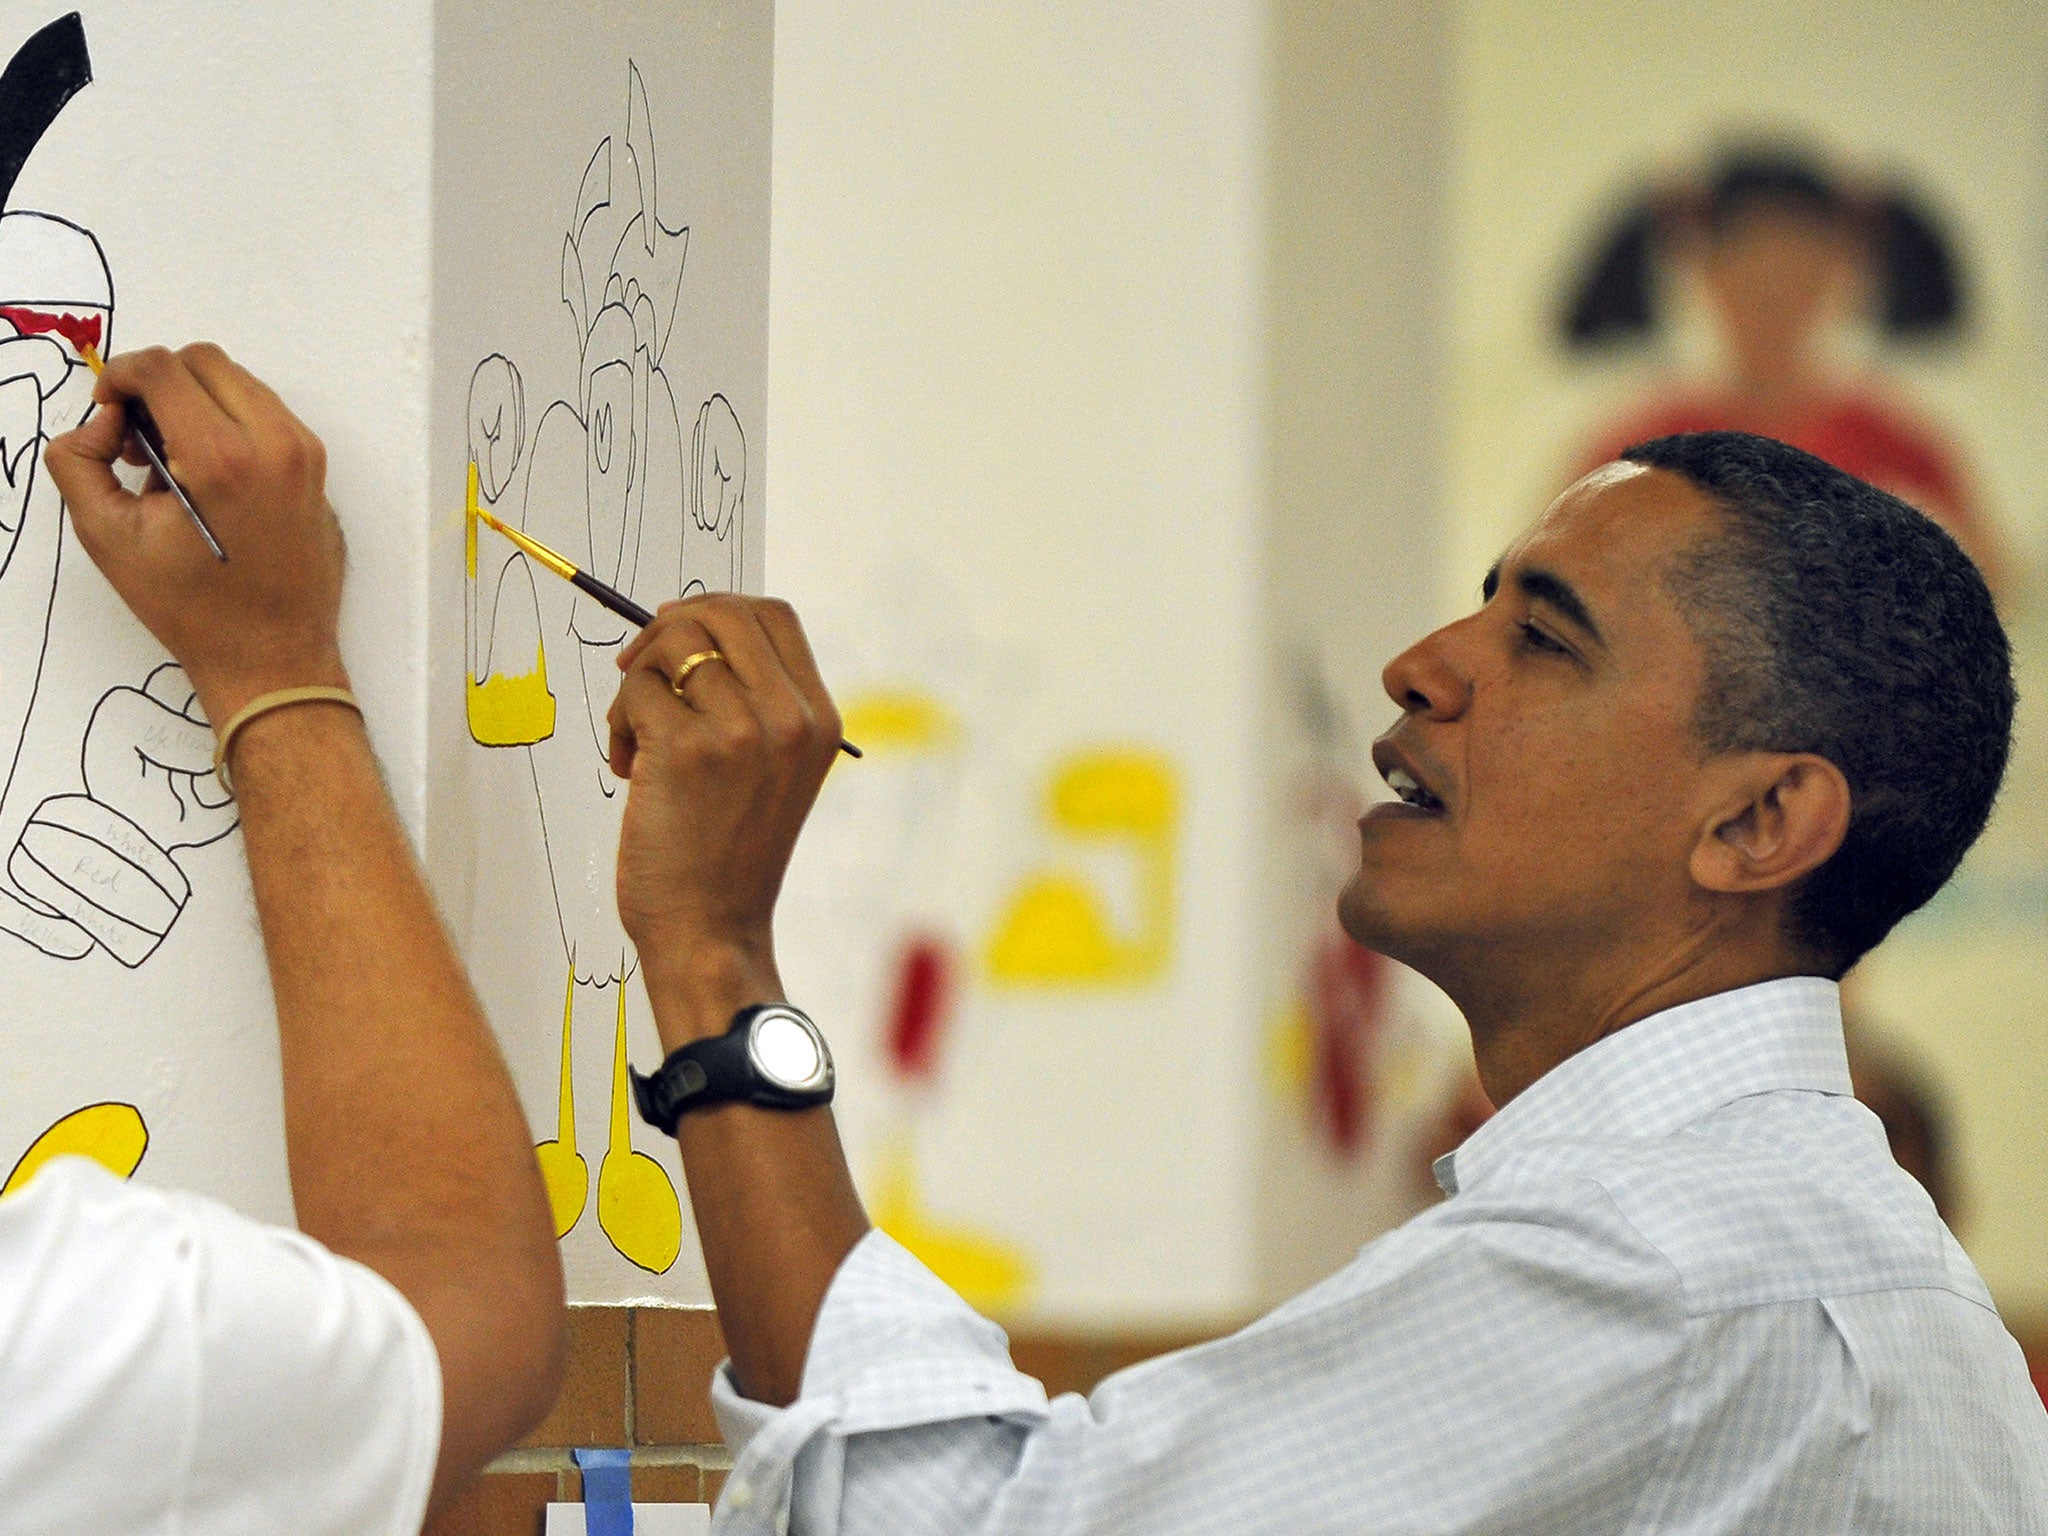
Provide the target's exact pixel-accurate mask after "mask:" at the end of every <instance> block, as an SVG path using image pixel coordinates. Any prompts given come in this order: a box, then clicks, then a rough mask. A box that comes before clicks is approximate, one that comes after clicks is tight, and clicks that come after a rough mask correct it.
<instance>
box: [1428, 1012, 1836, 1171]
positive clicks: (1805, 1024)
mask: <svg viewBox="0 0 2048 1536" xmlns="http://www.w3.org/2000/svg"><path fill="white" fill-rule="evenodd" d="M1782 1088H1791V1089H1805V1090H1808V1091H1811V1092H1816V1093H1838V1094H1846V1093H1848V1092H1849V1091H1850V1090H1849V1058H1848V1054H1847V1051H1846V1049H1845V1047H1844V1045H1843V1042H1842V999H1841V989H1840V988H1839V987H1837V986H1836V985H1835V983H1834V982H1832V981H1828V980H1826V979H1825V978H1823V977H1819V976H1788V977H1784V978H1781V979H1779V980H1776V981H1761V982H1758V983H1756V984H1755V985H1754V986H1748V987H1739V988H1737V989H1736V990H1735V991H1733V992H1721V993H1717V994H1716V995H1715V996H1713V997H1702V998H1699V999H1697V1000H1696V1001H1694V1002H1690V1003H1681V1004H1679V1005H1678V1006H1677V1007H1676V1008H1667V1009H1665V1010H1664V1011H1663V1012H1662V1013H1653V1014H1651V1015H1650V1016H1649V1017H1648V1018H1646V1019H1639V1020H1637V1021H1636V1022H1635V1023H1633V1024H1631V1025H1629V1026H1628V1027H1627V1028H1625V1029H1619V1030H1616V1031H1615V1032H1614V1033H1613V1034H1611V1035H1608V1036H1606V1037H1605V1038H1603V1039H1600V1040H1596V1041H1594V1042H1593V1044H1591V1045H1589V1046H1587V1047H1586V1048H1585V1049H1584V1050H1582V1051H1580V1052H1579V1053H1578V1054H1577V1055H1575V1056H1569V1057H1566V1058H1565V1060H1563V1061H1561V1062H1559V1063H1558V1064H1557V1065H1556V1066H1554V1067H1552V1068H1551V1069H1550V1070H1549V1071H1548V1072H1546V1073H1544V1074H1543V1076H1541V1077H1540V1078H1538V1079H1537V1080H1536V1081H1535V1082H1533V1083H1531V1084H1530V1085H1529V1086H1528V1087H1527V1088H1525V1089H1523V1090H1522V1091H1521V1093H1519V1094H1518V1095H1516V1096H1515V1098H1513V1099H1512V1100H1510V1101H1509V1103H1508V1105H1507V1107H1506V1108H1505V1109H1503V1110H1502V1111H1501V1112H1500V1113H1499V1114H1497V1115H1495V1116H1494V1117H1493V1118H1492V1119H1491V1120H1489V1121H1487V1122H1486V1124H1484V1125H1482V1126H1481V1127H1480V1128H1479V1129H1478V1130H1476V1131H1474V1132H1473V1133H1472V1134H1471V1136H1469V1137H1468V1138H1466V1140H1465V1143H1464V1145H1463V1146H1461V1147H1459V1148H1458V1149H1457V1150H1456V1151H1455V1152H1447V1153H1445V1154H1444V1155H1443V1156H1442V1157H1440V1158H1438V1159H1437V1160H1436V1164H1435V1170H1434V1171H1435V1173H1436V1180H1437V1183H1438V1184H1439V1185H1441V1186H1442V1187H1443V1191H1444V1193H1445V1194H1447V1195H1452V1194H1456V1193H1457V1192H1458V1191H1459V1190H1460V1189H1471V1188H1472V1187H1473V1186H1474V1185H1476V1184H1478V1183H1479V1182H1480V1181H1481V1180H1483V1179H1484V1178H1485V1177H1486V1176H1487V1175H1488V1174H1489V1173H1491V1172H1492V1171H1493V1170H1494V1169H1496V1168H1498V1167H1500V1166H1501V1164H1502V1163H1504V1162H1506V1161H1507V1159H1508V1157H1509V1156H1510V1155H1511V1154H1513V1153H1514V1152H1516V1151H1518V1150H1519V1149H1521V1148H1523V1147H1526V1146H1528V1145H1530V1144H1531V1143H1533V1142H1536V1141H1541V1140H1546V1139H1551V1138H1556V1137H1583V1136H1588V1135H1596V1136H1597V1135H1606V1136H1668V1135H1669V1134H1671V1132H1673V1131H1675V1130H1677V1129H1679V1127H1681V1126H1684V1125H1689V1124H1691V1123H1692V1122H1693V1121H1695V1120H1697V1119H1699V1118H1700V1117H1701V1116H1702V1115H1705V1114H1708V1113H1710V1112H1711V1111H1713V1110H1716V1109H1719V1108H1720V1107H1721V1106H1722V1105H1724V1104H1728V1103H1732V1102H1733V1101H1734V1100H1736V1099H1740V1098H1746V1097H1748V1096H1749V1095H1751V1094H1755V1093H1767V1092H1769V1091H1771V1090H1772V1089H1782Z"/></svg>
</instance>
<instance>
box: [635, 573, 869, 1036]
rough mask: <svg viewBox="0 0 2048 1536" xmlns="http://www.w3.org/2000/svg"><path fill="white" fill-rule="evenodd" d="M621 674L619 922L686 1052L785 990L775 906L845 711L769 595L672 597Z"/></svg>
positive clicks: (660, 1019)
mask: <svg viewBox="0 0 2048 1536" xmlns="http://www.w3.org/2000/svg"><path fill="white" fill-rule="evenodd" d="M708 652H716V653H717V654H716V658H715V659H706V653H708ZM692 658H696V660H695V661H694V664H692ZM686 664H687V674H686V675H685V676H684V679H683V686H682V687H681V688H680V689H678V688H676V687H675V681H676V679H677V676H678V674H679V673H680V672H683V671H684V670H685V667H686ZM619 666H620V668H621V670H622V671H623V672H624V673H625V676H624V678H623V680H622V681H621V683H620V685H619V694H618V698H617V700H616V701H615V702H614V703H613V705H612V709H611V715H610V725H611V767H612V771H613V772H614V773H616V774H617V775H618V776H619V777H620V778H623V779H627V780H629V781H630V788H629V790H628V792H627V796H626V811H625V817H624V820H623V824H622V825H621V828H620V835H619V864H618V899H619V916H620V919H621V921H622V922H623V924H624V926H625V929H626V933H627V935H628V936H629V937H630V938H631V939H632V940H633V943H634V945H635V947H636V948H637V949H638V951H639V954H640V963H641V966H642V967H643V971H644V974H645V977H646V981H647V987H648V992H649V995H650V997H652V998H653V999H654V1001H655V1016H656V1022H657V1025H658V1026H659V1028H660V1030H661V1034H662V1040H663V1044H664V1046H665V1047H666V1048H668V1049H670V1050H673V1049H674V1048H675V1047H676V1046H678V1045H680V1044H682V1043H684V1041H686V1040H688V1039H692V1038H696V1037H698V1036H701V1035H706V1034H715V1033H718V1032H720V1031H722V1030H723V1029H724V1028H725V1027H726V1024H727V1023H728V1022H729V1021H730V1019H731V1017H732V1014H733V1013H734V1011H735V1010H737V1009H738V1008H740V1007H743V1006H745V1005H747V1004H749V1003H756V1002H765V1001H772V1000H775V999H778V998H780V996H781V983H780V980H779V978H778V977H777V975H776V970H775V958H774V941H773V933H772V929H773V920H774V913H775V900H776V896H777V895H778V893H779V892H780V890H781V888H782V877H783V873H784V871H785V870H786V869H787V868H788V865H789V858H790V854H791V852H792V850H793V849H794V848H795V845H796V839H797V834H798V832H799V831H801V830H802V827H803V823H804V818H805V817H806V816H807V815H808V814H809V813H810V809H811V805H812V802H813V801H815V800H816V799H817V795H818V790H819V787H820V786H821V785H822V784H823V783H824V780H825V775H826V773H827V771H828V770H829V769H830V768H831V766H832V764H833V761H834V760H835V758H836V756H837V753H838V748H839V711H838V710H837V709H836V708H835V707H834V706H833V703H832V699H831V696H830V695H829V694H828V693H827V692H826V690H825V685H824V683H823V681H822V680H821V679H820V678H819V676H818V669H817V664H816V663H815V661H813V659H812V657H811V650H810V645H809V643H808V642H807V641H806V640H805V638H804V633H803V626H802V625H801V624H800V623H799V622H798V620H797V616H796V613H795V612H794V610H792V609H791V608H790V607H789V605H788V604H787V603H783V602H780V601H777V600H775V599H772V598H751V597H741V596H738V595H732V594H719V595H714V596H709V597H699V598H692V599H689V600H687V601H684V602H678V603H669V604H666V605H665V606H664V607H663V608H662V609H661V611H660V612H659V613H658V614H656V615H655V619H654V622H653V623H652V624H650V625H648V626H647V628H646V629H644V630H642V631H641V632H640V634H639V635H637V636H636V637H634V639H633V640H632V641H631V643H629V644H628V645H627V646H626V648H625V650H624V651H622V652H621V653H620V656H619Z"/></svg>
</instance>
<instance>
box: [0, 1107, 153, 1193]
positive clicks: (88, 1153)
mask: <svg viewBox="0 0 2048 1536" xmlns="http://www.w3.org/2000/svg"><path fill="white" fill-rule="evenodd" d="M148 1150H149V1127H148V1126H146V1125H144V1124H143V1123H142V1111H141V1110H139V1109H137V1108H136V1107H135V1106H134V1105H133V1104H88V1105H86V1106H85V1108H83V1109H74V1110H73V1111H72V1112H71V1113H70V1114H68V1115H66V1116H65V1117H64V1118H63V1119H61V1120H59V1121H58V1122H57V1123H56V1124H55V1125H53V1126H51V1127H50V1128H49V1129H48V1130H47V1131H45V1132H43V1134H42V1135H40V1136H38V1137H37V1138H36V1139H35V1140H34V1141H33V1142H32V1143H31V1144H30V1145H29V1149H28V1150H27V1151H26V1152H24V1153H22V1154H21V1160H20V1161H19V1162H17V1163H16V1164H15V1165H14V1171H13V1172H12V1173H10V1174H8V1175H7V1183H6V1184H5V1185H4V1186H0V1199H5V1198H6V1197H7V1196H8V1195H11V1194H13V1193H14V1192H15V1191H16V1190H18V1189H20V1188H21V1187H22V1186H23V1185H25V1184H27V1183H28V1181H29V1180H30V1179H33V1178H34V1177H35V1176H36V1175H37V1174H38V1173H40V1172H41V1171H42V1168H43V1165H44V1164H45V1163H47V1162H49V1161H50V1159H51V1158H53V1157H89V1158H91V1159H92V1160H93V1161H94V1162H96V1163H98V1164H99V1165H100V1166H101V1167H102V1168H104V1169H106V1170H107V1172H109V1173H111V1174H112V1175H114V1177H115V1178H117V1179H125V1178H127V1177H128V1176H129V1175H130V1174H132V1173H133V1172H135V1169H136V1165H137V1164H139V1163H140V1162H141V1161H142V1154H143V1153H145V1152H147V1151H148Z"/></svg>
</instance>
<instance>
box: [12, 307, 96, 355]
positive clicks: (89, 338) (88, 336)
mask: <svg viewBox="0 0 2048 1536" xmlns="http://www.w3.org/2000/svg"><path fill="white" fill-rule="evenodd" d="M0 320H5V321H6V322H7V323H8V324H9V325H11V326H13V327H14V329H15V333H16V334H17V335H21V336H41V335H44V334H45V333H47V332H50V331H55V332H56V333H57V334H58V335H59V336H62V337H63V338H64V339H65V340H66V341H68V342H70V343H71V350H72V351H74V352H78V353H81V354H83V352H84V351H85V349H86V348H87V347H92V348H94V349H97V348H98V347H99V344H100V334H101V332H100V316H98V315H65V314H59V313H57V312H56V311H55V310H48V309H24V308H22V307H21V306H19V305H15V304H0Z"/></svg>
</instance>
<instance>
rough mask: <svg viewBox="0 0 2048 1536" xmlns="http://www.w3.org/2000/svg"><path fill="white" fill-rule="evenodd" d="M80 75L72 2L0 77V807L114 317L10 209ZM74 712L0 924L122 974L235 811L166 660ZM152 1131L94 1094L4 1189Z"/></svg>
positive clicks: (19, 840)
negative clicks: (71, 773) (69, 467)
mask: <svg viewBox="0 0 2048 1536" xmlns="http://www.w3.org/2000/svg"><path fill="white" fill-rule="evenodd" d="M91 81H92V61H91V56H90V54H89V53H88V51H87V47H86V40H85V28H84V25H83V23H82V22H81V21H80V19H79V17H78V15H77V14H76V13H73V14H71V15H68V16H64V17H61V18H59V19H58V20H56V21H53V22H51V23H50V24H49V25H47V26H45V27H43V28H42V29H41V30H40V31H38V32H37V33H35V35H34V36H32V37H30V38H29V39H28V40H27V41H26V42H24V43H23V44H22V45H21V47H20V48H19V49H18V50H17V51H16V52H15V54H14V56H13V58H12V59H11V60H10V61H9V63H8V65H7V67H6V69H5V71H4V72H0V210H4V211H0V765H4V770H0V771H4V776H0V813H4V811H5V808H6V807H7V804H8V801H9V798H10V797H11V796H12V795H13V793H14V790H15V786H16V779H17V777H18V774H19V770H20V768H21V766H22V743H23V739H24V736H25V733H26V731H27V728H28V723H29V718H30V715H31V713H32V712H33V711H34V710H35V709H36V707H37V705H38V694H39V692H40V688H41V683H42V678H43V658H44V651H45V649H46V647H47V644H48V641H49V630H50V614H51V609H52V605H53V604H54V602H55V599H56V594H57V580H58V571H59V567H60V565H61V556H62V553H63V516H62V513H63V504H62V502H61V500H60V499H59V497H58V494H57V491H56V488H55V486H54V485H52V484H51V483H50V481H49V479H48V477H47V476H46V475H45V474H44V473H43V465H42V455H43V449H44V448H45V447H46V446H47V445H48V443H49V441H50V439H51V438H53V437H55V436H57V435H58V434H60V433H63V432H66V431H69V430H70V429H71V428H72V427H75V426H77V425H78V424H79V423H80V422H82V421H83V420H84V419H85V418H86V416H87V414H88V413H89V412H90V411H91V408H92V375H91V373H90V371H89V370H88V369H87V368H86V366H85V364H84V362H83V360H82V359H81V358H80V356H79V348H80V347H81V346H84V345H87V344H91V345H95V346H98V347H101V348H106V347H107V346H108V345H109V344H110V341H111V337H112V332H113V320H114V286H113V275H112V271H111V269H110V268H109V266H108V263H107V258H106V253H105V251H104V250H102V249H101V247H100V243H99V241H98V239H97V238H95V236H94V235H93V233H92V232H91V231H90V230H88V229H86V228H84V227H82V226H81V225H79V224H76V223H74V222H72V221H71V220H69V219H66V218H63V217H61V216H59V215H56V214H51V213H42V212H36V211H32V210H28V209H19V208H14V207H11V206H9V205H10V204H11V202H12V198H13V192H14V186H15V181H16V179H17V177H18V176H19V175H20V173H21V170H22V167H23V166H24V165H25V164H26V163H27V160H28V157H29V155H30V154H31V153H32V152H33V150H34V149H35V147H36V145H37V144H38V143H39V142H40V141H41V139H42V137H43V135H44V134H45V133H46V132H47V131H48V130H49V128H50V127H51V125H52V124H53V123H54V122H55V121H56V119H57V116H58V114H59V113H60V112H61V111H62V110H63V109H64V106H65V105H66V103H68V102H69V101H70V100H71V99H72V97H74V96H75V95H77V94H78V92H79V91H81V90H83V89H84V88H85V87H86V86H87V85H88V84H90V83H91ZM67 702H68V701H61V700H56V701H44V704H43V707H44V708H51V707H55V708H59V709H62V708H64V707H65V706H66V703H67ZM84 720H85V724H84V730H83V733H82V737H81V744H80V772H79V783H80V787H81V789H82V793H80V792H74V793H62V794H54V795H49V796H46V797H45V798H44V799H43V800H42V801H40V802H39V803H38V804H37V805H36V806H35V807H34V808H33V809H32V810H31V811H30V812H29V814H28V816H27V818H26V820H25V821H24V822H23V824H22V827H21V830H20V832H19V834H18V835H17V837H16V839H15V841H14V844H13V847H12V848H11V849H10V850H9V851H8V853H7V855H6V858H5V865H4V869H5V876H4V879H0V933H5V934H7V935H8V936H10V938H12V939H14V940H19V941H20V942H21V943H22V944H24V945H26V946H28V947H29V948H30V949H32V950H34V951H38V952H40V954H41V955H43V956H47V957H49V958H51V959H55V960H60V961H79V960H83V959H84V958H85V957H87V956H88V955H90V954H91V953H92V952H93V951H94V950H95V949H99V950H103V951H105V952H106V953H107V954H109V955H111V956H112V957H113V958H114V959H115V960H117V961H119V962H120V963H121V964H122V965H123V966H126V967H129V968H130V969H133V968H134V967H137V966H139V965H141V964H142V963H143V962H144V961H146V960H147V959H149V957H150V956H151V955H152V954H154V953H155V952H156V950H157V948H158V946H160V945H161V944H162V943H163V941H164V939H165V937H166V936H167V935H168V934H169V932H170V930H171V928H172V926H173V925H174V924H175V923H176V922H177V920H178V917H179V915H180V914H181V913H183V911H184V910H185V907H186V904H187V902H188V901H189V899H190V897H191V894H192V885H191V881H190V879H189V877H188V875H187V872H186V870H185V868H184V867H183V866H182V865H181V864H180V862H179V861H178V860H177V859H176V858H174V857H173V855H174V854H175V853H177V852H179V851H181V850H186V849H196V848H200V847H204V846H205V845H207V844H209V843H214V842H218V841H219V840H221V839H222V838H225V837H226V836H227V835H228V834H229V833H230V832H232V831H233V830H234V829H235V826H236V822H237V816H236V811H235V807H234V802H233V800H232V798H231V797H230V796H229V795H228V793H227V792H226V790H224V789H223V788H222V787H221V785H220V784H219V781H218V780H217V779H216V778H215V777H214V774H213V732H212V728H211V727H210V726H209V725H208V724H207V722H206V719H205V716H204V715H203V714H202V713H201V712H200V710H199V707H198V704H197V701H196V699H195V698H194V695H193V692H192V689H191V687H190V686H189V685H188V684H187V682H186V680H185V676H184V673H183V672H182V671H181V670H180V669H179V668H178V667H177V666H176V664H175V663H171V662H165V663H164V664H162V665H160V666H157V667H155V668H154V669H153V670H152V671H150V672H149V674H148V675H147V676H146V677H145V678H143V679H142V680H141V682H140V683H139V685H136V686H125V685H124V686H119V687H115V688H113V689H110V690H108V691H106V692H105V693H103V694H102V695H101V697H100V698H99V699H98V701H97V702H96V703H94V704H93V705H92V707H91V709H90V711H89V712H88V713H86V714H85V716H84ZM13 953H14V954H16V955H17V956H18V955H19V953H20V952H19V951H13ZM148 1142H149V1133H148V1129H147V1127H146V1126H145V1125H144V1123H143V1119H142V1114H141V1111H140V1110H139V1109H137V1108H136V1107H135V1106H134V1105H131V1104H126V1103H114V1102H108V1103H102V1104H93V1105H88V1106H86V1107H85V1108H83V1109H79V1110H76V1111H73V1112H72V1113H71V1114H68V1115H65V1116H63V1117H62V1118H61V1119H59V1120H58V1121H57V1122H56V1123H55V1124H54V1125H52V1126H51V1127H50V1128H49V1129H48V1130H47V1131H45V1132H44V1133H43V1134H42V1135H41V1136H40V1137H38V1138H37V1139H36V1141H35V1142H34V1144H33V1145H32V1146H31V1147H30V1148H29V1150H28V1151H27V1152H26V1153H24V1154H23V1155H22V1157H21V1159H20V1160H19V1162H18V1163H17V1164H16V1166H15V1168H14V1171H13V1173H12V1174H11V1175H10V1177H9V1179H8V1181H7V1184H6V1189H7V1190H10V1191H11V1190H13V1189H15V1188H18V1187H19V1186H20V1185H21V1184H22V1183H25V1182H26V1181H27V1179H28V1178H29V1177H30V1176H31V1175H32V1174H33V1173H34V1172H35V1170H36V1169H37V1168H40V1167H41V1166H42V1165H43V1163H44V1162H46V1161H47V1160H48V1159H49V1158H50V1157H53V1156H56V1155H59V1154H60V1153H75V1154H79V1155H83V1156H88V1157H92V1158H94V1159H95V1160H97V1161H99V1162H100V1163H102V1164H103V1165H105V1166H106V1167H107V1168H108V1169H110V1170H111V1171H112V1172H114V1173H116V1174H117V1175H120V1176H122V1177H126V1176H127V1175H128V1174H130V1173H132V1172H133V1171H134V1169H135V1166H136V1165H137V1164H138V1163H139V1162H140V1161H141V1159H142V1154H143V1151H144V1149H145V1148H146V1147H147V1146H148Z"/></svg>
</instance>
